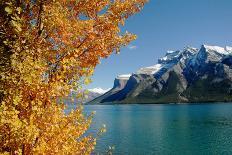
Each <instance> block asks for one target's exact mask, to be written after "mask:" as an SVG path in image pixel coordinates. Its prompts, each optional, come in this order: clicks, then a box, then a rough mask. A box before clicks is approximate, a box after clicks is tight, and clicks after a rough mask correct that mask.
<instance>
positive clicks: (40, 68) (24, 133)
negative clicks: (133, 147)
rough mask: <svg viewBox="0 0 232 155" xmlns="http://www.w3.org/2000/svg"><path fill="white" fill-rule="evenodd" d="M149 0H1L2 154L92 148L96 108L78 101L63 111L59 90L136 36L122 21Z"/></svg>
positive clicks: (76, 85)
mask: <svg viewBox="0 0 232 155" xmlns="http://www.w3.org/2000/svg"><path fill="white" fill-rule="evenodd" d="M145 2H146V0H114V1H111V0H47V1H44V0H36V1H30V0H20V1H15V0H1V1H0V7H1V10H0V25H1V27H0V57H1V60H0V102H1V103H0V154H90V153H91V152H92V151H93V149H94V147H95V145H96V138H95V137H94V136H93V135H86V134H85V132H86V131H87V130H88V128H89V126H90V124H91V118H92V115H91V116H85V115H84V114H83V111H82V108H81V106H77V108H76V109H75V110H73V111H72V112H70V113H68V114H65V113H64V110H65V109H66V106H64V104H61V103H59V102H58V98H61V97H65V96H68V94H69V92H70V90H71V89H80V88H81V85H82V84H83V83H84V84H88V83H90V82H91V80H90V78H89V77H90V76H91V75H92V74H93V71H94V68H95V66H96V65H97V64H99V62H100V59H101V58H106V57H108V56H109V55H110V54H111V53H112V52H119V49H120V47H121V46H125V45H127V44H128V43H130V42H131V41H132V40H134V39H135V38H136V36H135V35H133V34H130V33H128V32H126V33H125V34H123V33H122V32H120V26H121V25H124V22H125V20H126V19H127V18H128V17H129V16H131V15H133V14H134V13H136V12H139V11H140V10H141V8H142V7H143V5H144V3H145ZM77 96H79V97H81V95H77ZM105 131H106V130H105V127H103V128H102V129H101V130H100V133H102V132H105Z"/></svg>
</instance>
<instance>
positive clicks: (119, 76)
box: [116, 74, 131, 80]
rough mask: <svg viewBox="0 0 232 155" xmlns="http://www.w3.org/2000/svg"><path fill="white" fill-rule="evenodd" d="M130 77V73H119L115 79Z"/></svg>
mask: <svg viewBox="0 0 232 155" xmlns="http://www.w3.org/2000/svg"><path fill="white" fill-rule="evenodd" d="M130 77H131V74H121V75H118V76H117V77H116V79H122V80H128V79H129V78H130Z"/></svg>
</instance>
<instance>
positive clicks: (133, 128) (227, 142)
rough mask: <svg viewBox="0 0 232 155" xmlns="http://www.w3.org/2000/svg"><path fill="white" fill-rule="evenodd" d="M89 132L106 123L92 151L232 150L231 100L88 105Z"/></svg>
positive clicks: (142, 154) (141, 153)
mask: <svg viewBox="0 0 232 155" xmlns="http://www.w3.org/2000/svg"><path fill="white" fill-rule="evenodd" d="M85 111H86V112H87V113H89V112H90V111H96V115H95V117H94V120H93V126H92V129H91V132H94V131H95V130H96V129H98V128H100V127H101V125H102V124H106V127H107V132H106V133H105V134H104V135H103V136H101V137H100V138H99V139H98V142H97V147H96V152H100V153H104V151H105V150H107V148H108V146H115V150H114V152H113V153H114V154H122V155H125V154H126V155H127V154H131V155H149V154H162V155H163V154H177V155H179V154H194V155H195V154H232V104H228V103H227V104H226V103H218V104H194V105H193V104H192V105H88V106H85Z"/></svg>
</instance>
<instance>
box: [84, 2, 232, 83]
mask: <svg viewBox="0 0 232 155" xmlns="http://www.w3.org/2000/svg"><path fill="white" fill-rule="evenodd" d="M125 30H128V31H129V32H132V33H134V34H136V35H137V36H138V39H137V40H136V41H133V42H132V43H131V44H130V45H129V46H128V47H125V48H123V49H122V50H121V53H120V54H112V55H111V56H110V57H109V58H107V59H104V60H102V61H101V64H99V65H98V66H97V67H96V70H95V73H94V75H93V77H92V80H93V82H92V83H91V84H90V85H88V86H87V88H95V87H102V88H110V87H112V86H113V81H114V78H115V77H116V76H117V75H119V74H128V73H133V72H135V71H137V70H138V69H139V68H141V67H146V66H150V65H154V64H155V63H156V62H157V60H158V58H160V57H162V56H163V55H164V54H165V53H166V51H167V50H178V49H183V48H184V47H185V46H193V47H196V48H199V47H200V46H201V45H202V44H209V45H218V46H225V45H229V46H232V0H150V2H149V3H148V4H146V6H145V7H144V9H143V10H142V12H140V13H139V14H136V15H134V16H132V17H130V18H129V20H128V21H127V22H126V25H125V27H123V31H125Z"/></svg>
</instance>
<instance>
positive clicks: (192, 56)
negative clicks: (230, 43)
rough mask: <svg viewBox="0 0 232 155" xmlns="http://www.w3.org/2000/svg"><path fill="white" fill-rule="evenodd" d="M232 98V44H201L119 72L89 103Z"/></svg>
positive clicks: (161, 101) (218, 100)
mask: <svg viewBox="0 0 232 155" xmlns="http://www.w3.org/2000/svg"><path fill="white" fill-rule="evenodd" d="M220 101H223V102H224V101H232V47H225V48H223V47H218V46H208V45H202V46H201V47H200V49H196V48H192V47H186V48H184V49H183V50H178V51H168V52H167V53H166V55H165V56H164V57H163V58H160V59H159V60H158V63H157V64H156V65H154V66H150V67H145V68H141V69H139V70H138V71H137V72H136V73H133V74H128V75H120V76H118V77H117V78H116V79H115V82H114V87H113V88H112V89H111V90H110V91H108V92H107V93H105V94H104V95H102V96H100V97H98V98H96V99H94V100H92V101H91V102H90V103H100V104H106V103H182V102H185V103H188V102H220Z"/></svg>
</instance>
